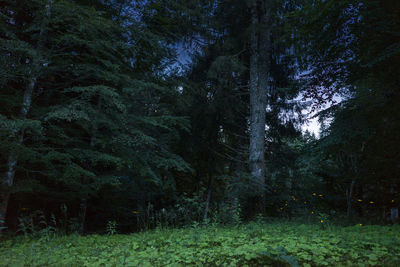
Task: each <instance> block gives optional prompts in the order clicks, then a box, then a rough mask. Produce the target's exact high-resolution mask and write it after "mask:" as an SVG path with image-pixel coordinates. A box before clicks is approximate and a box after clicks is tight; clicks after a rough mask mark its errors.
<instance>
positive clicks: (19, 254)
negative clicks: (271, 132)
mask: <svg viewBox="0 0 400 267" xmlns="http://www.w3.org/2000/svg"><path fill="white" fill-rule="evenodd" d="M0 266H400V227H399V226H360V225H357V226H351V227H339V226H330V227H322V226H321V225H303V224H296V223H287V222H285V223H271V224H262V223H250V224H246V225H242V226H238V227H223V226H204V227H200V226H196V227H190V228H183V229H156V230H152V231H146V232H141V233H136V234H130V235H105V236H100V235H88V236H84V237H81V236H78V235H70V236H58V237H51V236H47V237H43V238H40V239H29V238H27V237H21V238H14V239H11V240H5V241H1V243H0Z"/></svg>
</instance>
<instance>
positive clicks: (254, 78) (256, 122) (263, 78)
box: [249, 1, 270, 213]
mask: <svg viewBox="0 0 400 267" xmlns="http://www.w3.org/2000/svg"><path fill="white" fill-rule="evenodd" d="M251 13H252V19H251V24H252V29H251V36H250V53H251V54H250V83H249V88H250V149H249V167H250V172H251V175H252V177H253V179H254V184H255V189H256V194H257V197H256V198H257V200H256V202H257V203H256V212H257V213H263V212H264V206H265V192H264V190H265V158H264V151H265V122H266V121H265V116H266V98H267V92H268V79H269V50H270V40H269V35H270V34H269V30H268V20H269V7H268V6H267V3H266V1H262V3H261V5H260V6H258V5H257V1H255V2H254V3H253V6H252V8H251ZM259 14H261V15H259Z"/></svg>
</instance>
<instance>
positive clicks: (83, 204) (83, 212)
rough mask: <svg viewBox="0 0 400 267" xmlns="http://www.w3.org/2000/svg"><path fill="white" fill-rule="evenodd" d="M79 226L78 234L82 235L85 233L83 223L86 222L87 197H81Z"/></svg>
mask: <svg viewBox="0 0 400 267" xmlns="http://www.w3.org/2000/svg"><path fill="white" fill-rule="evenodd" d="M79 208H80V211H79V215H80V219H81V223H80V227H79V234H80V235H83V234H84V233H85V223H86V210H87V198H82V199H81V203H80V207H79Z"/></svg>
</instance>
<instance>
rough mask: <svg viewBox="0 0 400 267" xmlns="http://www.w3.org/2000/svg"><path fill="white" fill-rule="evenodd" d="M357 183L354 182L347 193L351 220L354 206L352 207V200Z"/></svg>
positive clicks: (348, 216)
mask: <svg viewBox="0 0 400 267" xmlns="http://www.w3.org/2000/svg"><path fill="white" fill-rule="evenodd" d="M355 183H356V181H355V180H352V181H351V184H350V185H349V188H348V189H347V191H346V198H347V218H349V219H351V218H352V215H353V206H352V200H353V190H354V185H355Z"/></svg>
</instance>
